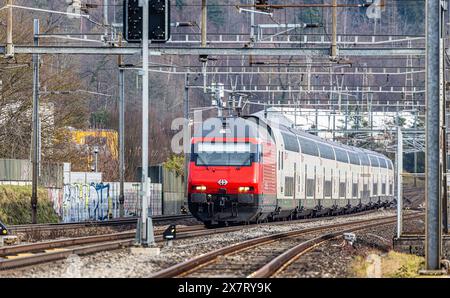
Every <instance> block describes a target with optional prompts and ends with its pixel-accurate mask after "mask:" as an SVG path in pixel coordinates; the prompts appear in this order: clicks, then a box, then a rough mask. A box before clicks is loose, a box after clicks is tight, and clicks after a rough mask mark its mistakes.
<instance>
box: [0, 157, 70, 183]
mask: <svg viewBox="0 0 450 298" xmlns="http://www.w3.org/2000/svg"><path fill="white" fill-rule="evenodd" d="M31 175H32V165H31V162H30V161H29V160H25V159H0V182H2V181H6V182H8V183H11V182H24V183H27V182H29V181H31V178H32V177H31ZM39 185H40V186H42V187H47V188H63V186H64V165H63V164H62V163H42V164H41V166H40V175H39Z"/></svg>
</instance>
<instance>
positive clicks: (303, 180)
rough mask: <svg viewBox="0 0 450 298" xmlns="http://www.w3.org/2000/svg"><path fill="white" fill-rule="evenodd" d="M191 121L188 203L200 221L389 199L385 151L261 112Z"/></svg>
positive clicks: (311, 211)
mask: <svg viewBox="0 0 450 298" xmlns="http://www.w3.org/2000/svg"><path fill="white" fill-rule="evenodd" d="M200 126H201V127H200V128H198V129H194V135H193V138H192V142H191V158H190V163H189V174H188V189H189V191H188V204H189V210H190V212H191V213H192V215H193V216H194V217H196V218H197V219H198V220H200V221H202V222H203V223H204V224H205V225H206V226H213V225H227V224H233V223H238V224H242V223H250V222H262V221H268V220H276V219H294V218H302V217H312V216H321V215H337V214H344V213H351V212H357V211H362V210H367V209H371V208H380V207H387V206H389V205H390V204H391V203H392V202H393V200H394V168H393V164H392V161H391V160H390V159H388V158H387V157H386V156H384V155H382V154H379V153H376V152H373V151H368V150H365V149H360V148H356V147H350V146H346V145H342V144H339V143H336V142H330V141H327V140H324V139H322V138H319V137H317V136H315V135H311V134H308V133H305V132H303V131H299V130H297V129H294V128H292V127H289V126H288V125H285V124H280V123H276V122H274V121H272V120H269V119H267V118H266V117H262V116H259V115H256V114H255V115H250V116H241V117H226V118H212V119H208V120H206V121H204V122H203V123H202V125H200Z"/></svg>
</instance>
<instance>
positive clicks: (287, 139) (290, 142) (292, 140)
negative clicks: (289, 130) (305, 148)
mask: <svg viewBox="0 0 450 298" xmlns="http://www.w3.org/2000/svg"><path fill="white" fill-rule="evenodd" d="M281 135H282V136H283V141H284V148H285V149H286V150H289V151H294V152H300V148H299V146H298V142H297V138H296V137H294V136H293V135H290V134H286V133H284V132H282V133H281Z"/></svg>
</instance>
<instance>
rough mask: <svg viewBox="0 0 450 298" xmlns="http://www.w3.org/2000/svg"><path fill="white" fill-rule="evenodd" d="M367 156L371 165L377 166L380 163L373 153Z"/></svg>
mask: <svg viewBox="0 0 450 298" xmlns="http://www.w3.org/2000/svg"><path fill="white" fill-rule="evenodd" d="M369 158H370V163H371V164H372V167H377V168H379V167H380V163H379V162H378V158H376V157H375V156H373V155H369Z"/></svg>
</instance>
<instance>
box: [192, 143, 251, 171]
mask: <svg viewBox="0 0 450 298" xmlns="http://www.w3.org/2000/svg"><path fill="white" fill-rule="evenodd" d="M193 149H194V150H193V151H192V158H191V160H192V161H195V164H196V165H197V166H236V167H245V166H251V164H252V162H254V161H255V156H256V152H254V150H255V148H254V145H252V144H249V143H198V144H196V145H195V146H194V148H193Z"/></svg>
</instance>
